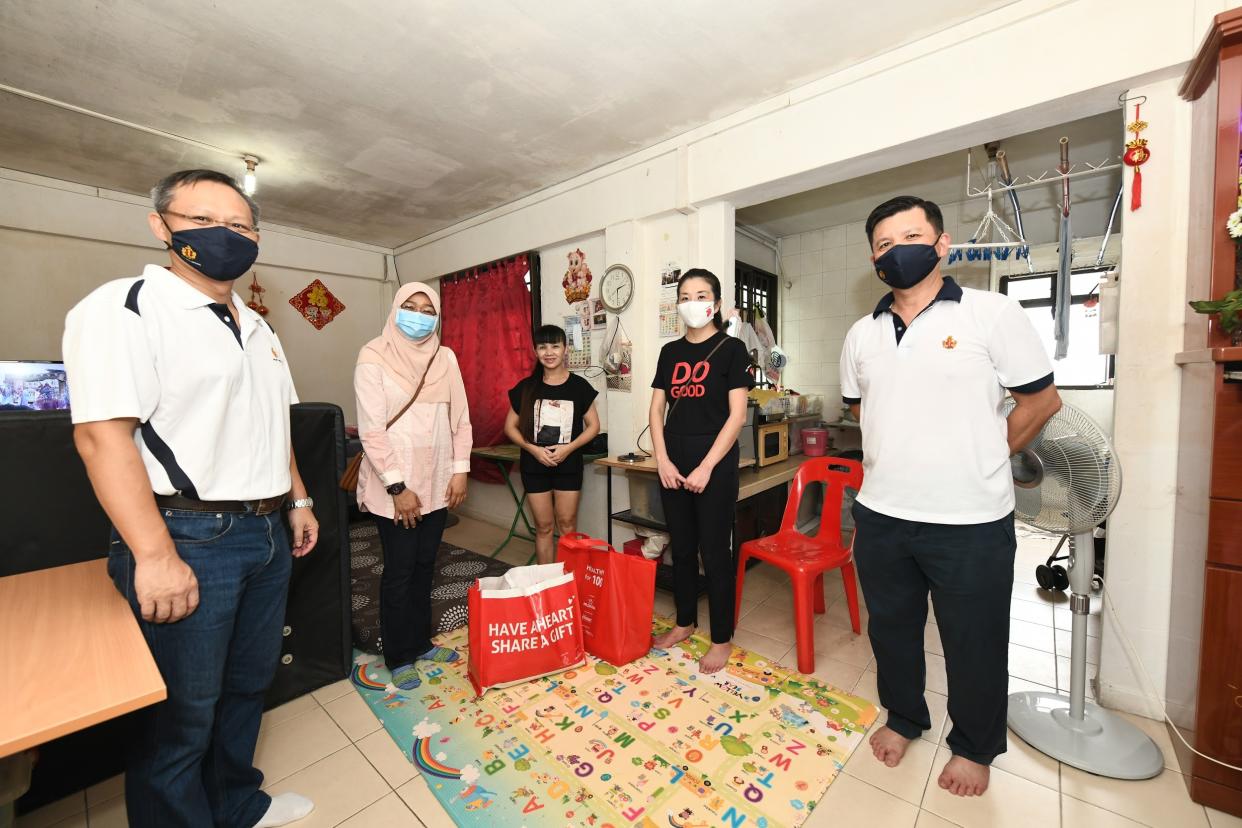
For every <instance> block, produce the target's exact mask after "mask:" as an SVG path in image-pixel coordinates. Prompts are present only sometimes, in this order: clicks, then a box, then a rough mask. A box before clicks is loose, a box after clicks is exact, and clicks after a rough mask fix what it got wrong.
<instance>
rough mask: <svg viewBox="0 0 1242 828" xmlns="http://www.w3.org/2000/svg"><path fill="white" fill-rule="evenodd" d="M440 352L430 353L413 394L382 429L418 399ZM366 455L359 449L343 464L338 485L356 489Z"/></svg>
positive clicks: (387, 426)
mask: <svg viewBox="0 0 1242 828" xmlns="http://www.w3.org/2000/svg"><path fill="white" fill-rule="evenodd" d="M439 354H440V349H439V348H436V352H435V353H434V354H432V355H431V359H430V360H429V361H428V362H427V369H426V370H425V371H423V378H422V379H420V380H419V381H418V387H417V388H415V389H414V396H412V397H410V401H409V402H408V403H406V404H405V405H403V406H401V410H400V411H398V412H397V413H396V415H395V416H394V417H393V418H392V419H391V420H389V421H388V424H387V425H385V426H384V430H385V431H387V430H388V429H390V428H392V424H393V423H395V422H396V421H397V420H400V419H401V415H402V414H404V413H405V412H407V411H409V410H410V406H411V405H413V404H414V401H415V400H417V399H418V395H419V392H421V391H422V390H423V383H425V382H426V381H427V375H428V374H429V373H431V364H432V363H433V362H435V361H436V357H437V356H438V355H439ZM364 457H366V451H360V452H358V453H357V454H355V455H354V456H353V459H352V460H350V461H349V463H348V464H346V466H345V473H344V474H342V475H341V482H340V484H339V485H340V487H341V488H342V489H344V490H345V491H347V492H356V491H358V472H359V471H360V470H361V469H362V460H363V458H364Z"/></svg>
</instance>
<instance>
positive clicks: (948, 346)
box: [940, 336, 957, 351]
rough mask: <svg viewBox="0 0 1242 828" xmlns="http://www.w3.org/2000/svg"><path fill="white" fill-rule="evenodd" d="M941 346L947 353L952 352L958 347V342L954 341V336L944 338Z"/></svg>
mask: <svg viewBox="0 0 1242 828" xmlns="http://www.w3.org/2000/svg"><path fill="white" fill-rule="evenodd" d="M940 344H941V345H942V346H943V347H944V349H945V350H946V351H952V350H953V349H954V348H956V347H957V340H956V339H954V338H953V337H952V336H946V337H945V338H944V342H941V343H940Z"/></svg>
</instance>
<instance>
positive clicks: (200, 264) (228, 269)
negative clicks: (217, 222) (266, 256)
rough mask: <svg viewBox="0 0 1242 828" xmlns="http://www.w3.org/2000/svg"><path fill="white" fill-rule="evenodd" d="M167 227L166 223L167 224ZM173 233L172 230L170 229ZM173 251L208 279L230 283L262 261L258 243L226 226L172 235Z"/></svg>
mask: <svg viewBox="0 0 1242 828" xmlns="http://www.w3.org/2000/svg"><path fill="white" fill-rule="evenodd" d="M164 226H165V227H168V224H167V222H165V224H164ZM168 229H169V231H170V232H171V231H172V228H171V227H169V228H168ZM169 249H171V250H172V251H173V252H174V253H176V254H177V256H178V257H179V258H180V259H181V261H183V262H185V263H186V264H188V265H189V266H190V267H192V268H194V269H195V270H197V271H198V272H199V273H201V274H203V275H204V276H206V277H207V278H209V279H215V280H216V281H217V282H231V281H233V280H234V279H236V278H238V277H239V276H241V275H242V274H243V273H245V272H246V271H247V270H249V269H250V266H251V265H252V264H254V260H255V259H257V258H259V244H258V242H256V241H255V240H254V239H248V238H246V237H245V236H243V235H242V234H241V233H234V232H233V231H232V230H230V229H229V228H227V227H195V228H193V229H192V230H178V231H176V232H174V233H173V234H172V244H170V245H169Z"/></svg>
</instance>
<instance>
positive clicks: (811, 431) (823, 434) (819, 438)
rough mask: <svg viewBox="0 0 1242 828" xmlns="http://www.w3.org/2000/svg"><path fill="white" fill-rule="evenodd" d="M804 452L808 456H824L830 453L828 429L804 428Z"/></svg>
mask: <svg viewBox="0 0 1242 828" xmlns="http://www.w3.org/2000/svg"><path fill="white" fill-rule="evenodd" d="M802 453H803V454H805V455H806V456H807V457H823V456H824V455H825V454H827V453H828V429H826V428H804V429H802Z"/></svg>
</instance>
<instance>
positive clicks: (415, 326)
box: [397, 308, 436, 340]
mask: <svg viewBox="0 0 1242 828" xmlns="http://www.w3.org/2000/svg"><path fill="white" fill-rule="evenodd" d="M397 328H398V329H399V330H400V331H401V333H403V334H405V335H406V336H407V337H409V338H410V339H415V340H417V339H425V338H427V337H428V336H430V335H431V334H433V333H435V330H436V317H434V316H430V315H428V314H425V313H420V312H419V311H412V310H406V309H405V308H399V309H398V310H397Z"/></svg>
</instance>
